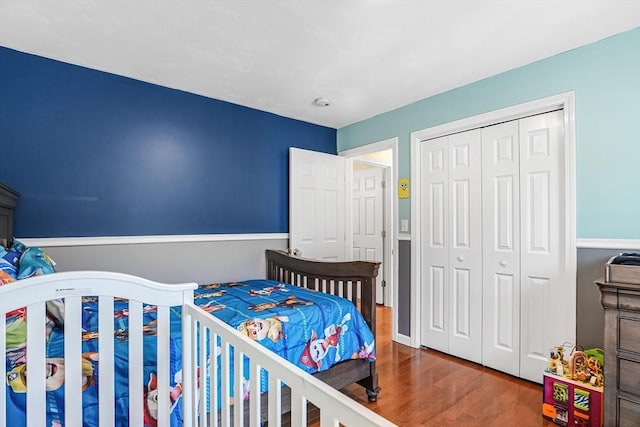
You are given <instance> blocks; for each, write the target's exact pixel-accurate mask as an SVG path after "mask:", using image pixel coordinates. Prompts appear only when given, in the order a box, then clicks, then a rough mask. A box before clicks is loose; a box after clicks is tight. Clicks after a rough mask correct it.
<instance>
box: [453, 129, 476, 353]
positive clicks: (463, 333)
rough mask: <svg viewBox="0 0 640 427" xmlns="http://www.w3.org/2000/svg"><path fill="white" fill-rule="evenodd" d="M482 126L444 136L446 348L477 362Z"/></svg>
mask: <svg viewBox="0 0 640 427" xmlns="http://www.w3.org/2000/svg"><path fill="white" fill-rule="evenodd" d="M481 163H482V162H481V131H480V129H475V130H471V131H467V132H462V133H458V134H455V135H450V136H449V165H450V166H449V191H450V194H449V212H450V218H451V222H452V223H451V225H450V227H449V229H448V233H449V239H448V241H449V242H450V248H449V264H448V265H449V269H450V280H451V287H450V288H451V294H450V310H449V315H450V319H451V333H450V335H449V353H450V354H452V355H454V356H458V357H462V358H465V359H468V360H472V361H474V362H481V361H482V217H481V215H479V214H478V213H479V212H480V211H481V207H482V184H481V179H482V177H481Z"/></svg>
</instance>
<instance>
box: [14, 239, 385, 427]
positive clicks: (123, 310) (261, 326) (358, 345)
mask: <svg viewBox="0 0 640 427" xmlns="http://www.w3.org/2000/svg"><path fill="white" fill-rule="evenodd" d="M18 249H23V251H22V253H24V252H25V250H26V249H27V248H24V247H22V248H18ZM34 252H38V251H34ZM40 252H41V251H39V252H38V253H40ZM32 255H33V254H32ZM19 258H20V257H18V259H19ZM36 258H38V257H36ZM38 259H40V260H41V261H42V260H44V261H47V264H48V265H49V266H50V268H43V267H42V266H41V267H39V268H40V269H39V270H38V269H37V268H35V269H33V271H34V273H33V274H36V272H37V273H47V272H51V271H53V263H52V262H50V260H49V259H48V258H47V257H46V255H45V256H43V257H40V258H38ZM19 269H20V267H19V263H18V268H17V271H19ZM17 276H18V274H16V277H17ZM194 302H195V303H196V304H197V305H199V306H200V307H201V308H203V309H204V310H205V311H207V312H209V313H211V314H212V315H214V316H216V317H218V318H220V319H221V320H223V321H224V322H226V323H228V324H230V325H231V326H233V327H234V328H236V329H237V330H238V331H240V332H241V333H243V334H245V335H247V336H248V337H249V338H251V339H253V340H256V341H259V342H260V343H261V344H262V345H264V346H265V347H267V348H269V349H271V350H272V351H274V352H276V353H277V354H279V355H280V356H282V357H284V358H286V359H287V360H289V361H291V362H292V363H294V364H296V365H298V366H300V367H301V368H303V369H304V370H306V371H307V372H310V373H314V372H318V371H322V370H326V369H328V368H329V367H330V366H332V365H334V364H336V363H339V362H340V361H343V360H348V359H352V358H364V359H368V360H374V359H375V354H374V342H373V334H372V333H371V331H370V329H369V328H368V326H367V325H366V323H365V322H364V319H363V318H362V316H361V314H360V313H359V312H358V311H357V309H356V308H355V306H354V305H353V304H352V303H351V302H350V301H348V300H345V299H342V298H338V297H334V296H331V295H327V294H323V293H319V292H314V291H311V290H307V289H301V288H298V287H295V286H291V285H285V284H282V283H278V282H273V281H267V280H251V281H246V282H239V283H226V284H210V285H203V286H200V287H199V288H198V289H197V290H196V291H195V295H194ZM127 307H128V303H127V302H126V301H115V304H114V322H115V323H114V324H115V333H114V335H115V337H114V342H115V355H116V360H115V371H116V420H117V424H118V425H128V408H127V403H128V400H127V393H128V389H127V387H126V382H127V381H128V371H127V363H126V361H127V357H128V345H127V320H128V317H127V316H128V311H127ZM83 308H84V310H83V330H84V334H83V363H82V370H83V373H84V385H83V396H82V400H83V412H84V425H85V426H93V425H97V419H98V411H99V408H98V396H97V390H98V387H97V382H98V381H99V375H98V372H97V368H98V363H97V361H98V359H99V354H98V348H97V346H98V340H97V338H98V334H97V321H98V310H97V301H96V300H95V299H94V298H90V297H89V298H85V299H84V301H83ZM25 317H26V316H25V310H24V309H22V310H16V311H15V312H13V313H10V314H9V315H7V344H8V347H9V343H10V345H11V347H10V350H9V351H8V352H7V356H6V358H7V359H6V360H7V375H6V384H5V386H6V387H7V402H6V411H7V419H10V420H12V423H13V424H12V425H14V424H15V425H16V426H22V425H25V415H24V414H25V406H26V394H25V382H26V380H25V378H26V365H25V360H26V359H25V351H24V345H25V342H26V318H25ZM47 319H48V325H47V344H46V345H47V365H48V371H47V372H48V377H47V402H46V405H47V425H49V426H52V427H53V426H55V427H58V426H62V425H64V424H63V422H62V420H64V357H63V356H64V354H63V351H64V350H63V348H64V339H63V337H64V334H63V324H62V322H63V313H62V305H61V304H60V303H58V302H57V301H51V302H49V303H48V304H47ZM143 322H144V328H143V332H144V335H145V338H144V360H145V362H144V363H145V369H144V372H143V378H144V382H145V384H144V390H145V391H144V392H145V399H144V402H145V407H144V415H145V425H146V426H155V425H156V421H155V420H156V418H157V406H156V403H155V402H156V399H155V396H157V393H159V392H160V390H157V388H156V382H155V372H154V369H155V364H156V354H155V349H156V336H155V333H156V330H155V307H153V306H145V307H144V320H143ZM180 331H181V322H180V308H179V307H175V308H173V309H172V311H171V338H170V345H171V349H170V351H171V382H170V383H171V387H170V390H167V391H166V392H167V393H169V396H170V401H171V403H172V420H171V421H172V422H171V425H181V424H182V419H181V414H180V406H179V405H178V403H179V402H180V397H181V395H182V384H181V383H182V375H181V373H182V371H181V360H180V357H181V346H180V343H181V340H180ZM230 360H231V361H233V357H231V358H230ZM219 369H220V368H219ZM245 372H248V370H247V369H246V368H245ZM218 377H220V376H218ZM265 377H266V376H265V375H264V374H263V375H262V378H261V379H260V382H261V389H262V391H265V390H266V384H267V381H266V378H265ZM251 380H252V379H251V378H244V379H243V384H244V385H245V386H244V387H243V391H242V393H243V398H244V399H246V398H248V394H247V393H248V386H249V382H250V381H251ZM233 383H234V382H233V380H232V381H231V389H232V394H233ZM119 384H121V385H120V386H119ZM122 384H125V385H122Z"/></svg>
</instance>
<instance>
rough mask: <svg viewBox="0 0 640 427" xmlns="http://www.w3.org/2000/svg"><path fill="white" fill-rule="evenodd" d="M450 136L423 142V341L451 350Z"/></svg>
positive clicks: (432, 346) (435, 346) (439, 348)
mask: <svg viewBox="0 0 640 427" xmlns="http://www.w3.org/2000/svg"><path fill="white" fill-rule="evenodd" d="M448 148H449V138H448V137H442V138H437V139H434V140H431V141H428V142H423V143H422V144H421V150H420V156H421V160H420V162H421V165H422V170H423V171H424V173H423V174H422V176H421V180H422V182H421V183H420V184H421V188H422V197H421V198H420V199H421V203H422V206H421V207H420V212H421V213H422V217H421V218H420V219H419V220H420V222H421V227H420V229H421V234H422V235H421V236H420V241H421V242H422V252H421V259H420V264H421V268H422V274H421V282H422V283H420V287H421V292H420V294H421V300H422V301H421V303H422V304H421V306H422V310H423V311H422V328H421V335H422V336H421V344H422V345H424V346H426V347H429V348H433V349H434V350H439V351H443V352H448V351H449V316H448V310H447V307H448V306H449V297H450V295H449V287H448V283H449V274H450V271H449V238H450V236H449V233H448V229H449V221H450V218H449V212H448V206H449V168H448V166H449V149H448Z"/></svg>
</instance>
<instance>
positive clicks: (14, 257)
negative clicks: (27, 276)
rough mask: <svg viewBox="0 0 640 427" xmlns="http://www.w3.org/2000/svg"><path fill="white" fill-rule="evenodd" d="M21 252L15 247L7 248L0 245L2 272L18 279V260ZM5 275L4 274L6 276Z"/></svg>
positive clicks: (0, 267) (0, 269) (0, 270)
mask: <svg viewBox="0 0 640 427" xmlns="http://www.w3.org/2000/svg"><path fill="white" fill-rule="evenodd" d="M19 259H20V253H19V252H16V251H14V250H13V248H11V249H9V250H6V249H4V248H3V247H2V246H0V272H2V273H4V275H8V276H10V277H13V278H14V279H16V278H17V277H18V261H19ZM4 275H3V276H4Z"/></svg>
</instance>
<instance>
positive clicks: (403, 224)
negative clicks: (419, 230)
mask: <svg viewBox="0 0 640 427" xmlns="http://www.w3.org/2000/svg"><path fill="white" fill-rule="evenodd" d="M400 231H403V232H407V231H409V220H408V219H401V220H400Z"/></svg>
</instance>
